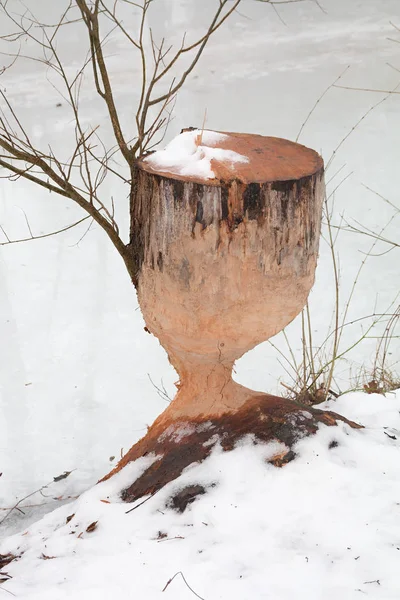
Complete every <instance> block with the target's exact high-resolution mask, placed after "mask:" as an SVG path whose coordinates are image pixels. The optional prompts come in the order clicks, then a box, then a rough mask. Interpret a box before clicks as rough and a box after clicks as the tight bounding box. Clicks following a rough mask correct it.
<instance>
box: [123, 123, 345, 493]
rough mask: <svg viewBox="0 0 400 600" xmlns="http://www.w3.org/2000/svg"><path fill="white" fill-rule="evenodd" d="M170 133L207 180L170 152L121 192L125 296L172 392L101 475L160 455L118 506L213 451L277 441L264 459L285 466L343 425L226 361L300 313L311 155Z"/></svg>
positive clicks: (316, 193) (313, 251)
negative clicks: (128, 276) (269, 389)
mask: <svg viewBox="0 0 400 600" xmlns="http://www.w3.org/2000/svg"><path fill="white" fill-rule="evenodd" d="M182 135H186V136H194V135H196V138H194V137H192V138H185V140H184V142H185V144H186V143H187V142H189V146H184V147H185V148H191V150H190V152H192V151H193V153H194V154H193V153H192V154H190V156H200V157H203V156H211V155H212V156H214V157H216V156H218V157H219V158H218V160H216V159H214V158H213V159H212V160H211V164H210V167H211V168H210V169H208V170H207V171H201V172H202V173H207V174H206V175H204V176H201V177H199V176H192V175H185V176H183V175H182V174H180V173H181V172H182V171H181V170H180V169H181V163H180V164H175V163H174V161H175V160H178V163H179V160H181V159H180V158H179V157H178V158H176V156H177V155H176V154H173V158H172V163H170V162H169V161H170V155H168V156H169V158H168V160H167V161H166V162H165V160H164V162H163V160H160V155H159V158H158V159H157V156H152V157H150V158H144V159H143V160H140V161H139V162H138V163H137V165H136V172H135V174H134V184H133V186H132V195H131V239H130V244H129V250H130V253H131V260H132V261H133V263H134V271H135V277H134V279H135V281H136V283H137V288H138V299H139V303H140V306H141V309H142V312H143V316H144V319H145V322H146V328H147V330H148V331H150V332H151V333H153V334H154V335H156V336H157V337H158V339H159V340H160V343H161V344H162V346H163V347H164V348H165V349H166V351H167V352H168V357H169V360H170V362H171V363H172V365H173V366H174V367H175V369H176V370H177V372H178V375H179V383H178V384H177V387H178V393H177V395H176V397H175V398H174V399H173V401H172V402H171V403H170V405H169V406H168V407H167V409H166V410H165V411H164V412H163V413H162V414H161V415H160V416H159V417H158V419H157V420H156V421H155V423H154V425H153V426H152V427H151V428H150V429H149V431H148V433H147V434H146V436H145V437H144V438H143V439H142V440H140V441H139V442H138V443H137V444H135V446H133V448H132V449H131V450H130V451H129V452H128V453H127V455H126V456H125V457H124V458H123V459H122V460H121V461H120V463H119V464H118V466H117V467H116V469H115V470H114V471H113V473H115V472H116V471H118V470H119V469H121V468H122V467H123V466H125V465H126V464H127V463H128V462H130V461H132V460H136V459H137V458H139V457H141V456H145V455H147V454H152V453H153V454H154V453H155V454H156V455H160V458H159V460H157V461H155V462H154V464H153V465H152V466H151V467H150V468H149V469H148V470H147V471H146V472H145V473H143V475H142V476H141V477H140V478H139V479H138V480H137V481H135V482H133V483H132V485H131V486H129V487H128V488H127V489H126V490H125V491H124V493H123V498H124V499H125V500H127V501H132V500H135V499H137V498H139V497H141V496H143V495H146V494H151V493H154V491H157V490H158V489H160V487H162V486H163V485H165V484H166V483H168V482H169V481H172V480H173V479H175V478H176V477H178V476H179V474H180V473H181V471H182V469H184V468H185V467H187V466H188V465H190V464H191V463H193V462H198V461H201V460H203V459H204V458H205V457H206V456H208V454H209V453H210V451H211V449H212V447H213V446H214V445H215V444H216V443H220V444H221V446H222V447H223V448H224V449H225V450H227V449H230V448H232V447H233V446H234V445H235V443H236V442H237V441H238V440H239V439H241V438H242V437H243V436H245V435H252V436H253V439H254V440H256V441H259V442H268V441H271V440H278V441H281V442H283V443H284V444H285V448H287V451H286V450H285V452H284V453H283V454H282V455H279V456H276V457H274V464H275V465H277V466H279V465H284V464H286V463H287V462H288V461H290V460H292V459H293V457H294V450H293V446H294V444H295V441H296V440H297V439H298V438H299V436H301V435H310V434H311V433H314V432H315V431H316V430H317V427H318V424H319V423H325V424H328V425H333V424H335V423H336V420H337V419H341V420H344V419H343V418H342V417H338V416H335V415H333V414H331V413H326V412H323V411H317V410H315V409H311V408H308V407H305V406H301V405H298V404H294V403H290V402H289V401H287V400H283V399H282V398H277V397H274V396H270V395H268V394H261V393H259V392H254V391H253V390H250V389H248V388H246V387H244V386H242V385H239V384H238V383H237V382H235V381H234V380H233V379H232V369H233V365H234V362H235V361H236V360H237V359H238V358H239V357H240V356H242V355H243V354H244V353H245V352H247V351H248V350H250V349H251V348H253V347H254V346H256V345H257V344H259V343H261V342H263V341H265V340H267V339H268V338H270V337H272V336H273V335H275V334H276V333H278V332H279V331H280V330H281V329H283V328H284V327H285V326H286V325H288V324H289V323H290V322H291V321H292V320H293V319H294V318H295V317H296V315H297V314H298V313H299V312H300V311H301V309H302V308H303V307H304V305H305V303H306V300H307V296H308V293H309V291H310V289H311V287H312V285H313V282H314V273H315V267H316V262H317V256H318V245H319V236H320V225H321V214H322V202H323V197H324V166H323V161H322V158H321V157H320V156H319V155H318V154H317V152H315V151H313V150H310V149H309V148H305V147H304V146H301V145H299V144H295V143H293V142H289V141H287V140H282V139H279V138H272V137H264V136H260V135H252V134H242V133H240V134H239V133H226V134H217V135H215V134H211V132H209V135H207V134H205V133H204V132H198V134H197V133H194V132H185V133H183V134H182ZM181 142H182V140H181ZM190 144H191V145H190ZM207 144H208V146H207ZM180 147H181V146H180ZM210 148H214V150H213V151H211V150H210ZM215 149H217V151H215ZM225 151H228V152H225ZM233 153H235V154H233ZM238 155H240V156H239V159H238V158H237V156H238ZM162 156H164V159H165V155H161V158H162ZM224 157H225V158H224ZM229 157H233V158H229ZM196 160H197V159H196ZM165 165H168V167H166V166H165ZM185 172H186V171H185ZM210 177H211V178H210Z"/></svg>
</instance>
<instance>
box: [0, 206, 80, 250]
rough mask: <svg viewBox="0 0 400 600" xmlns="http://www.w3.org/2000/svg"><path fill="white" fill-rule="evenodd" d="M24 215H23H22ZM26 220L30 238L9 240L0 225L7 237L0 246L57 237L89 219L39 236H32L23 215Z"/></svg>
mask: <svg viewBox="0 0 400 600" xmlns="http://www.w3.org/2000/svg"><path fill="white" fill-rule="evenodd" d="M24 214H25V213H24ZM25 218H26V222H27V224H28V227H29V232H30V234H31V235H30V237H27V238H20V239H18V240H10V239H9V237H8V236H7V234H6V232H5V231H4V228H3V227H2V226H1V225H0V228H1V230H2V231H3V233H4V235H5V236H6V237H7V241H6V242H0V246H9V245H10V244H20V243H21V242H30V241H31V240H41V239H43V238H47V237H52V236H53V235H58V234H59V233H63V232H64V231H68V229H72V228H73V227H76V226H77V225H80V224H81V223H83V221H86V220H87V219H90V218H91V217H90V215H87V216H86V217H83V219H80V220H79V221H76V222H75V223H72V225H68V226H67V227H63V228H62V229H58V230H57V231H51V232H50V233H43V234H41V235H33V233H32V231H31V229H30V226H29V222H28V219H27V217H26V215H25Z"/></svg>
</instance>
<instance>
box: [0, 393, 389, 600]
mask: <svg viewBox="0 0 400 600" xmlns="http://www.w3.org/2000/svg"><path fill="white" fill-rule="evenodd" d="M324 408H329V409H331V410H334V411H336V412H341V413H343V414H346V415H347V416H348V417H349V416H350V417H353V418H355V419H356V420H358V421H360V422H361V423H363V424H364V425H365V429H362V430H355V429H351V428H350V427H349V426H348V425H346V424H344V423H339V424H338V426H335V427H328V426H325V425H323V426H320V429H319V431H318V432H317V434H316V435H315V436H314V437H311V438H304V439H302V440H300V441H299V442H298V443H297V445H296V447H295V451H296V453H297V457H296V459H295V460H294V461H292V462H291V463H289V464H287V465H286V466H285V467H283V468H277V467H274V466H272V465H270V464H268V463H267V462H266V461H267V460H268V459H270V458H271V457H272V456H274V455H275V454H276V453H279V452H280V451H282V444H277V443H272V444H268V445H254V444H253V442H252V440H251V438H247V439H244V440H242V441H241V442H240V443H239V444H238V445H237V446H236V448H235V449H234V450H233V451H231V452H223V451H221V450H220V449H219V448H216V449H214V451H213V452H212V454H211V455H210V457H209V458H207V459H206V460H205V461H204V462H203V463H201V464H195V465H192V466H191V467H189V468H188V469H186V471H184V472H183V473H182V475H181V476H180V477H179V478H178V479H177V480H175V481H172V482H171V483H170V484H168V485H167V486H166V487H165V488H163V489H162V490H161V491H159V492H158V493H156V494H155V495H154V496H153V497H148V498H147V501H146V502H144V503H143V504H141V505H140V503H141V502H142V500H139V501H137V502H136V503H135V504H124V503H122V502H121V501H119V499H118V493H119V491H120V490H122V489H123V488H124V486H126V485H127V484H128V483H131V482H132V481H133V479H134V478H135V477H137V476H139V475H140V474H141V473H142V471H143V469H144V468H146V467H147V466H149V465H150V464H151V462H152V461H153V460H154V459H155V457H146V458H145V459H139V460H138V461H136V462H135V463H131V464H130V465H128V466H127V467H125V469H124V470H123V471H121V472H120V473H119V474H117V475H116V476H115V477H114V478H112V479H111V480H108V481H106V482H103V483H100V484H98V485H97V486H95V487H93V488H92V489H90V490H88V491H87V492H85V493H84V494H82V495H81V497H80V498H79V499H77V500H76V501H74V502H72V503H71V504H68V505H66V506H63V507H61V508H59V509H57V510H55V511H54V512H52V513H51V514H48V515H47V516H45V517H44V518H43V519H42V520H41V521H39V522H38V523H35V524H34V525H31V526H30V527H28V528H27V529H25V530H24V531H23V532H22V533H20V534H17V535H14V536H12V537H10V538H9V539H7V540H5V541H4V542H3V543H2V544H1V545H0V553H3V554H4V553H6V552H13V553H22V557H21V558H20V559H19V560H18V561H15V562H12V563H10V564H9V565H8V566H7V567H6V568H5V569H4V570H5V571H6V572H7V573H9V575H11V576H12V579H10V580H9V581H8V582H7V583H5V584H3V588H4V589H6V590H8V591H10V592H12V593H14V594H16V596H17V597H18V598H23V599H24V600H62V599H64V598H74V600H91V599H92V598H93V599H95V598H96V599H97V600H109V599H111V598H113V599H115V600H123V599H125V598H147V599H148V600H156V599H158V598H160V600H161V599H162V598H164V599H165V598H168V597H170V598H174V599H179V600H180V599H182V600H186V599H189V598H192V597H195V596H193V592H191V591H190V590H189V588H188V587H187V586H186V584H185V582H184V580H183V579H182V577H181V576H180V575H178V576H176V577H175V579H174V580H173V581H172V582H171V583H170V584H169V585H168V587H167V589H166V590H165V592H163V589H164V587H165V585H166V584H167V582H168V581H169V580H170V579H171V578H172V577H173V575H175V573H178V572H182V573H183V576H184V577H185V579H186V581H187V583H188V585H189V586H190V587H191V588H192V590H193V591H194V592H195V593H196V594H198V596H200V597H201V598H204V599H205V600H211V599H213V598H215V599H216V598H220V599H221V600H225V599H226V600H244V599H247V598H249V599H250V598H265V599H271V600H277V599H279V600H293V598H296V599H298V600H321V598H324V599H326V600H337V599H338V598H344V599H346V600H352V599H354V600H356V599H358V598H360V597H362V596H364V595H365V596H368V597H369V598H373V599H379V598H382V599H384V600H390V599H393V600H394V599H397V598H398V597H399V595H400V578H399V576H398V561H399V553H400V480H399V477H398V472H399V467H398V465H399V459H400V437H399V436H400V390H399V391H398V392H397V394H396V393H393V394H389V395H388V396H386V397H384V396H381V395H366V394H364V393H351V394H346V395H344V396H342V397H340V398H339V399H338V400H337V401H335V402H330V403H326V406H324ZM387 434H389V435H387ZM390 436H391V437H390ZM193 484H200V485H202V486H203V487H204V488H205V489H206V493H205V494H204V495H200V496H198V497H197V499H196V500H195V501H194V503H193V504H191V505H189V506H188V508H187V509H186V511H185V512H184V513H182V514H181V513H178V512H176V511H175V510H174V509H172V508H171V507H170V506H169V499H170V498H171V496H172V495H173V494H174V493H176V492H177V491H179V490H180V489H182V488H184V487H186V486H188V485H193ZM108 502H110V503H108ZM134 506H137V508H136V509H135V510H133V511H131V512H129V513H127V511H129V510H130V509H131V508H133V507H134ZM70 515H74V516H73V518H71V520H70V521H69V522H68V523H67V522H66V519H67V517H69V516H70ZM95 521H97V525H96V527H95V529H94V530H93V531H92V532H87V531H86V529H87V527H88V526H89V525H90V524H92V523H93V522H95ZM46 557H48V558H46Z"/></svg>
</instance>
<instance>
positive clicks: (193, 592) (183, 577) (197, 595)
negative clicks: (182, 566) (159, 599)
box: [162, 571, 204, 600]
mask: <svg viewBox="0 0 400 600" xmlns="http://www.w3.org/2000/svg"><path fill="white" fill-rule="evenodd" d="M177 575H180V576H181V577H182V579H183V581H184V582H185V584H186V587H187V588H188V589H189V590H190V591H191V592H192V594H194V595H195V596H196V597H197V598H200V600H204V598H202V597H201V596H199V594H196V592H195V591H194V589H193V588H191V587H190V585H189V584H188V582H187V581H186V579H185V576H184V574H183V573H182V571H178V572H177V573H175V575H173V576H172V577H171V579H168V581H167V583H166V584H165V586H164V589H163V590H162V591H163V592H165V590H166V589H167V587H168V586H169V584H170V583H172V582H173V580H174V579H175V577H176V576H177Z"/></svg>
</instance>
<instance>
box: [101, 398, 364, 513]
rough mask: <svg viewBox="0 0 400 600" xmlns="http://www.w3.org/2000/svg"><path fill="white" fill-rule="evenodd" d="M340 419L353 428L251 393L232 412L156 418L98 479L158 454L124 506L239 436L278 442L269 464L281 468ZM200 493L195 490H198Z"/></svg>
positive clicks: (228, 447) (308, 409)
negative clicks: (305, 441) (298, 446)
mask: <svg viewBox="0 0 400 600" xmlns="http://www.w3.org/2000/svg"><path fill="white" fill-rule="evenodd" d="M339 421H341V422H344V423H347V424H348V425H349V426H350V427H353V428H356V429H360V428H362V425H359V424H357V423H355V422H353V421H349V420H348V419H346V418H345V417H342V416H341V415H338V414H336V413H334V412H330V411H324V410H320V409H316V408H311V407H309V406H304V405H302V404H298V403H296V402H293V401H291V400H287V399H285V398H280V397H278V396H271V395H268V394H255V395H254V397H252V398H251V399H250V400H249V401H247V402H246V403H245V404H244V405H243V406H242V407H241V408H240V409H239V410H237V411H236V412H235V413H233V414H232V413H227V414H225V415H220V416H216V417H213V416H206V417H204V418H197V419H187V420H183V419H182V420H175V421H174V420H171V421H170V423H168V422H167V423H166V422H165V419H160V418H159V419H157V420H156V421H155V423H154V425H153V426H152V427H150V429H149V431H148V432H147V434H146V435H145V436H144V437H143V438H142V439H141V440H139V442H137V443H136V444H135V445H134V446H133V447H132V448H131V449H130V450H129V452H128V453H127V454H126V455H125V456H124V457H123V458H122V460H121V461H120V462H119V464H118V465H117V467H116V468H115V469H114V470H113V471H111V473H109V474H108V475H107V476H106V477H105V478H104V479H103V480H105V479H108V478H109V477H111V476H112V475H114V474H115V473H117V472H118V471H120V470H121V469H122V468H123V467H124V466H125V465H127V464H128V463H129V462H132V461H134V460H137V459H138V458H140V457H142V456H147V455H149V454H155V455H157V456H159V457H160V458H159V460H156V461H155V462H154V463H153V464H152V465H151V466H150V467H149V468H148V469H147V470H146V471H145V472H144V473H143V474H142V475H141V476H140V477H139V478H138V479H137V480H136V481H134V482H133V483H132V484H131V485H130V486H129V487H128V488H126V489H125V490H123V492H122V494H121V497H122V500H124V501H125V502H134V501H135V500H138V499H139V498H142V497H143V496H147V495H153V494H155V493H156V492H157V491H158V490H160V489H161V488H162V487H164V486H165V485H166V484H167V483H169V482H170V481H173V480H174V479H176V478H177V477H179V475H180V474H181V473H182V471H183V470H184V469H185V468H186V467H188V466H189V465H191V464H193V463H196V462H201V461H203V460H204V459H205V458H207V457H208V456H209V455H210V453H211V451H212V449H213V448H214V446H215V445H218V444H219V445H220V447H221V448H222V449H223V450H225V451H226V450H232V449H233V448H234V447H235V444H236V443H237V442H238V441H239V440H240V439H241V438H243V437H244V436H246V435H251V436H252V439H253V441H254V443H255V444H256V443H264V444H265V443H268V442H272V441H277V442H281V443H283V444H284V445H285V447H286V449H285V451H284V452H282V453H281V454H280V455H276V456H275V457H273V458H272V459H271V460H270V461H269V462H271V463H272V464H274V465H275V466H277V467H282V466H284V465H285V464H287V463H288V462H290V461H292V460H293V459H294V458H295V456H296V455H295V452H294V450H293V447H294V445H295V443H296V442H297V441H298V440H299V439H301V438H304V437H307V436H309V435H312V434H314V433H316V431H317V429H318V426H319V425H320V424H324V425H328V426H335V425H337V423H338V422H339ZM199 493H201V492H199Z"/></svg>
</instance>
